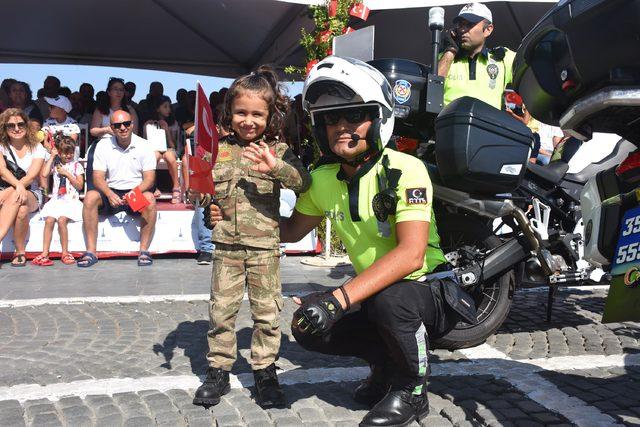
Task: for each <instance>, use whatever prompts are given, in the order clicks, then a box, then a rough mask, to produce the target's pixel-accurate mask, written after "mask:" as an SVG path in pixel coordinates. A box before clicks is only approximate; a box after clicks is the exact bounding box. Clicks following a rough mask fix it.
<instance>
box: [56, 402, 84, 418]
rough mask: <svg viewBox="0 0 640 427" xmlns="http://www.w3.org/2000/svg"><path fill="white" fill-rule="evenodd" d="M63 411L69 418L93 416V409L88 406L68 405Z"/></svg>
mask: <svg viewBox="0 0 640 427" xmlns="http://www.w3.org/2000/svg"><path fill="white" fill-rule="evenodd" d="M80 405H82V403H80ZM61 412H62V413H63V415H64V417H65V418H67V419H69V418H76V417H87V418H91V411H90V410H89V408H87V407H86V406H68V407H65V408H62V410H61Z"/></svg>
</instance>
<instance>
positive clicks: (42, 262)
mask: <svg viewBox="0 0 640 427" xmlns="http://www.w3.org/2000/svg"><path fill="white" fill-rule="evenodd" d="M31 264H33V265H39V266H40V267H48V266H50V265H53V261H51V260H50V259H49V257H48V256H44V255H42V254H40V255H38V256H37V257H35V258H34V259H33V260H31Z"/></svg>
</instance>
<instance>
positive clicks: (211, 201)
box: [200, 194, 220, 230]
mask: <svg viewBox="0 0 640 427" xmlns="http://www.w3.org/2000/svg"><path fill="white" fill-rule="evenodd" d="M211 205H216V206H218V207H220V203H218V201H217V200H216V198H215V197H213V196H211V195H210V194H205V195H204V196H203V197H202V198H201V199H200V207H202V208H203V211H202V216H203V219H204V226H205V227H207V228H208V229H209V230H213V224H212V223H211Z"/></svg>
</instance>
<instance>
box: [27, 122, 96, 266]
mask: <svg viewBox="0 0 640 427" xmlns="http://www.w3.org/2000/svg"><path fill="white" fill-rule="evenodd" d="M75 147H76V144H75V142H74V140H73V139H72V138H71V137H70V136H66V135H63V134H61V133H58V134H56V136H55V146H54V148H53V149H52V150H51V157H50V158H49V160H47V162H46V163H45V164H44V166H43V167H42V172H41V174H40V175H41V177H42V178H43V179H44V181H47V180H48V178H49V175H50V174H51V173H53V189H52V191H51V200H49V201H48V202H47V203H46V204H45V205H44V207H43V208H42V212H41V214H42V216H43V217H44V218H45V224H44V239H43V240H44V242H43V244H42V253H41V254H40V255H38V256H37V257H35V258H34V259H33V261H31V262H32V263H33V264H34V265H40V266H49V265H53V261H52V260H51V259H49V247H50V246H51V237H52V235H53V227H54V225H55V224H56V222H57V223H58V233H60V246H62V256H61V260H62V262H63V263H65V264H74V263H75V259H74V258H73V255H71V254H70V253H69V234H68V231H67V223H68V222H69V221H82V202H80V196H79V194H78V192H79V191H80V190H82V188H83V186H84V168H83V167H82V165H81V164H80V163H78V162H77V161H75V160H73V156H74V151H75Z"/></svg>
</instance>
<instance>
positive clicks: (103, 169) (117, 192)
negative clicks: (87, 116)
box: [78, 110, 156, 267]
mask: <svg viewBox="0 0 640 427" xmlns="http://www.w3.org/2000/svg"><path fill="white" fill-rule="evenodd" d="M111 129H113V132H114V135H113V136H108V137H105V138H102V139H101V140H100V141H99V142H98V145H97V146H96V149H95V153H94V157H93V184H94V186H95V189H94V190H89V191H87V194H86V195H85V198H84V208H83V210H82V220H83V221H84V233H85V239H86V242H87V251H86V252H85V253H84V254H83V255H82V256H81V257H80V259H79V260H78V267H91V266H92V265H94V264H95V263H96V262H98V258H97V256H96V245H97V240H98V214H100V213H102V214H105V215H111V214H114V213H116V212H121V211H127V212H128V213H129V214H135V213H134V212H133V211H132V210H131V208H130V207H129V204H128V203H127V202H126V201H125V200H124V195H125V194H127V193H128V192H129V191H131V190H132V189H134V188H135V187H140V191H141V192H142V194H143V195H144V197H145V198H146V199H147V200H148V201H149V205H148V206H147V207H145V208H144V209H143V210H142V211H141V212H140V214H141V215H142V220H141V228H140V255H139V256H138V265H139V266H148V265H151V264H152V263H153V259H152V258H151V254H150V253H149V252H148V249H149V245H150V244H151V239H152V237H153V233H154V231H155V225H156V202H155V198H154V197H153V189H154V186H155V178H156V176H155V175H156V172H155V169H156V157H155V155H154V153H153V151H152V150H151V149H150V148H149V146H148V144H147V142H146V141H145V140H144V139H142V138H140V137H139V136H137V135H134V134H133V126H132V121H131V115H130V114H129V113H128V112H126V111H122V110H118V111H115V112H114V113H113V114H112V115H111Z"/></svg>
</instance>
